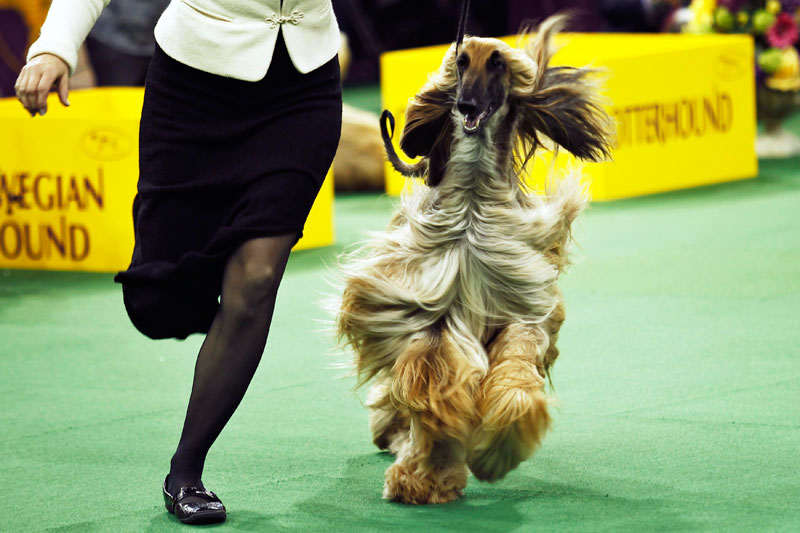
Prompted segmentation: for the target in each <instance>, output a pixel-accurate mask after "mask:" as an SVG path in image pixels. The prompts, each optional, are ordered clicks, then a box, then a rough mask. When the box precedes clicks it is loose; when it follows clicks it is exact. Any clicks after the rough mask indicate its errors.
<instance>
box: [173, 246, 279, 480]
mask: <svg viewBox="0 0 800 533" xmlns="http://www.w3.org/2000/svg"><path fill="white" fill-rule="evenodd" d="M294 242H295V236H294V235H284V236H279V237H266V238H259V239H254V240H251V241H248V242H246V243H245V244H243V245H242V246H240V247H239V248H238V249H237V250H236V252H234V254H233V255H232V256H231V258H230V260H229V261H228V264H227V266H226V267H225V275H224V277H223V282H222V298H221V306H220V309H219V311H218V312H217V316H216V317H215V318H214V322H213V323H212V325H211V329H210V330H209V332H208V335H207V336H206V339H205V342H203V346H202V347H201V348H200V353H199V354H198V356H197V364H196V366H195V371H194V383H193V385H192V394H191V397H190V398H189V407H188V409H187V411H186V419H185V421H184V423H183V432H182V434H181V439H180V442H179V443H178V449H177V450H176V451H175V455H174V456H173V457H172V462H171V467H170V473H169V480H168V487H167V490H169V492H170V493H171V494H177V493H178V491H179V490H180V487H182V486H186V485H195V486H197V487H200V488H203V484H202V481H201V480H200V478H201V476H202V474H203V465H204V463H205V459H206V454H207V453H208V450H209V448H210V447H211V445H212V444H213V443H214V441H215V440H216V438H217V436H218V435H219V434H220V432H221V431H222V428H223V427H225V424H226V423H227V422H228V420H229V419H230V417H231V415H233V412H234V411H235V410H236V408H237V407H238V405H239V403H240V402H241V400H242V397H243V396H244V393H245V391H246V390H247V387H248V386H249V385H250V381H251V379H252V378H253V374H255V371H256V368H258V363H259V361H260V360H261V355H262V354H263V352H264V346H265V345H266V342H267V334H268V333H269V325H270V322H271V320H272V312H273V310H274V309H275V298H276V296H277V294H278V285H279V284H280V280H281V278H282V277H283V272H284V269H285V267H286V261H287V259H288V257H289V252H290V250H291V247H292V245H293V244H294Z"/></svg>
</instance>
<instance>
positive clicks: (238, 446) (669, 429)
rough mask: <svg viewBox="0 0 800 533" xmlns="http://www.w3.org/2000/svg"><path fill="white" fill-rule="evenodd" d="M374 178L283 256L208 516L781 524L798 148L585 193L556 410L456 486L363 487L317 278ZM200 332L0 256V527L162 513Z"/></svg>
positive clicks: (124, 524)
mask: <svg viewBox="0 0 800 533" xmlns="http://www.w3.org/2000/svg"><path fill="white" fill-rule="evenodd" d="M391 206H392V200H390V199H387V198H385V197H381V196H377V195H362V196H347V197H342V198H339V199H338V200H337V203H336V217H337V234H338V239H339V242H340V243H341V244H340V245H337V246H334V247H329V248H325V249H319V250H311V251H305V252H299V253H296V254H294V255H293V256H292V258H291V260H290V265H289V267H288V270H287V273H286V278H285V281H284V283H283V286H282V288H281V292H280V295H279V301H278V310H277V313H276V318H275V321H274V326H273V331H272V333H271V336H270V339H269V343H268V346H267V353H266V355H265V357H264V360H263V362H262V364H261V367H260V369H259V371H258V373H257V375H256V377H255V379H254V381H253V384H252V386H251V388H250V391H249V392H248V395H247V396H246V397H245V400H244V402H243V404H242V406H241V408H240V409H239V411H237V413H236V414H235V416H234V418H233V419H232V421H231V422H230V424H229V426H228V427H227V428H226V430H225V431H224V432H223V434H222V436H221V437H220V439H219V440H218V442H217V444H216V446H215V447H214V448H213V450H212V452H211V454H210V456H209V459H208V463H207V468H206V475H205V482H206V484H207V485H208V486H209V487H210V488H212V489H213V490H215V491H216V492H217V493H218V494H220V496H221V497H222V498H223V501H224V502H225V504H226V505H227V507H228V509H229V511H230V519H229V521H228V522H227V523H226V524H224V525H222V526H217V527H218V528H219V530H231V531H381V530H388V531H424V532H427V531H436V530H441V531H604V530H605V531H621V530H624V531H695V530H703V531H732V530H733V531H797V530H799V529H800V349H799V348H798V347H799V346H800V333H799V332H800V327H799V325H800V320H799V319H798V316H799V315H800V160H796V159H795V160H790V161H784V162H762V164H761V174H760V176H759V178H758V179H755V180H749V181H744V182H738V183H732V184H725V185H719V186H714V187H707V188H701V189H695V190H690V191H683V192H677V193H670V194H664V195H659V196H652V197H648V198H641V199H635V200H628V201H620V202H614V203H608V204H600V205H594V206H592V208H591V209H590V210H589V211H588V212H587V213H586V214H585V215H584V216H583V217H582V218H581V219H580V221H579V224H578V227H577V232H576V234H577V238H578V240H579V242H580V248H578V249H577V250H576V255H575V257H576V261H575V265H574V266H573V268H572V269H571V271H570V272H569V273H568V274H567V275H566V276H565V277H564V278H563V284H562V286H563V289H564V292H565V296H566V301H567V305H568V317H567V322H566V324H565V326H564V329H563V333H562V336H561V340H560V347H561V351H562V355H561V358H560V359H559V361H558V362H557V364H556V366H555V368H554V376H553V379H554V384H555V387H556V393H557V397H558V408H557V410H556V411H555V424H554V426H553V429H552V430H551V432H550V433H549V435H548V436H547V437H546V439H545V441H544V444H543V446H542V448H541V449H540V450H539V452H538V453H537V454H536V455H535V456H534V457H533V459H532V460H531V461H529V462H527V463H524V464H523V465H522V466H521V467H520V468H519V469H517V470H516V471H514V472H512V473H511V474H510V475H509V476H508V477H507V478H506V479H504V480H502V481H500V482H498V483H496V484H494V485H488V484H483V483H479V482H477V481H476V480H475V479H470V482H469V485H468V488H467V491H466V496H465V498H464V499H462V500H460V501H458V502H456V503H452V504H448V505H443V506H429V507H407V506H403V505H399V504H393V503H388V502H385V501H382V500H381V498H380V493H381V486H382V482H383V471H384V470H385V469H386V467H387V466H388V465H389V464H390V462H391V460H392V459H391V457H389V456H388V455H385V454H381V453H378V452H377V450H376V449H375V448H373V447H372V445H371V443H370V437H369V432H368V428H367V415H366V411H365V409H364V408H363V405H362V400H363V392H357V393H354V392H353V391H352V384H353V381H352V379H349V378H343V377H342V375H341V374H342V371H341V370H338V369H336V368H334V367H333V363H335V362H337V361H339V360H341V357H340V356H337V355H335V354H333V353H332V348H333V342H332V339H331V337H330V336H329V335H328V334H327V333H326V332H325V331H324V330H325V327H326V326H325V324H324V323H323V322H322V321H323V320H324V319H325V318H326V315H325V313H324V312H323V311H322V310H321V309H320V307H319V305H318V301H319V300H320V299H321V298H322V296H323V295H324V294H325V293H326V292H327V291H328V290H329V289H328V288H327V285H326V281H325V279H326V277H328V276H329V274H328V268H329V265H331V264H332V263H333V262H334V258H335V257H336V255H337V253H339V252H340V251H341V250H342V249H343V247H344V246H346V245H351V244H352V243H354V242H356V241H358V240H360V239H362V238H363V237H364V232H365V231H366V230H373V229H380V228H381V227H383V226H384V224H385V223H386V221H387V220H388V217H389V214H390V210H391ZM200 342H201V338H200V337H199V336H195V337H192V338H190V339H189V340H187V341H185V342H177V341H160V342H153V341H149V340H147V339H145V338H144V337H142V336H141V335H139V334H138V333H137V332H136V331H135V330H134V328H133V327H132V326H131V325H130V324H129V322H128V320H127V318H126V316H125V312H124V309H123V307H122V299H121V296H120V291H119V288H118V287H117V286H115V285H114V284H113V283H112V281H111V276H110V275H93V274H77V273H47V272H27V271H11V270H6V271H1V270H0V402H2V406H3V409H2V414H0V480H2V499H1V500H0V501H2V505H3V507H4V510H3V511H4V512H3V519H2V520H1V521H0V530H2V531H26V532H27V531H34V530H43V529H51V528H52V529H56V530H64V531H97V530H101V531H172V530H174V529H175V528H177V527H181V526H180V524H177V522H176V521H175V519H174V518H173V517H171V516H169V515H167V513H166V512H165V511H164V508H163V506H162V505H161V502H160V498H161V496H160V484H161V481H162V479H163V476H164V475H165V474H166V471H167V466H168V461H169V457H170V455H171V453H172V451H173V449H174V446H175V444H176V442H177V439H178V436H179V432H180V427H181V423H182V420H183V414H184V409H185V405H186V401H187V398H188V394H189V390H190V386H191V376H192V368H193V364H194V356H195V353H196V351H197V349H198V347H199V345H200Z"/></svg>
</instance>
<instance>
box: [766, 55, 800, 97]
mask: <svg viewBox="0 0 800 533" xmlns="http://www.w3.org/2000/svg"><path fill="white" fill-rule="evenodd" d="M766 84H767V87H769V88H770V89H776V90H778V91H796V90H798V89H800V56H798V54H797V50H796V49H795V48H794V47H793V46H790V47H788V48H786V49H784V50H782V51H781V66H780V67H779V68H778V70H777V71H775V74H773V75H772V76H770V77H769V78H767V79H766Z"/></svg>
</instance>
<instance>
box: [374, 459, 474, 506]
mask: <svg viewBox="0 0 800 533" xmlns="http://www.w3.org/2000/svg"><path fill="white" fill-rule="evenodd" d="M466 484H467V472H466V468H465V467H463V466H461V467H460V468H449V469H447V471H446V472H442V471H438V470H432V471H430V472H427V473H425V474H419V473H418V472H417V471H416V469H414V468H413V467H412V468H409V467H408V466H407V465H404V464H398V463H395V464H393V465H392V466H390V467H389V469H388V470H387V471H386V484H385V485H384V488H383V497H384V499H386V500H392V501H396V502H400V503H407V504H412V505H420V504H428V503H448V502H452V501H454V500H457V499H459V498H461V496H462V495H463V490H464V487H465V486H466Z"/></svg>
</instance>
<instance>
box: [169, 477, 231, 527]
mask: <svg viewBox="0 0 800 533" xmlns="http://www.w3.org/2000/svg"><path fill="white" fill-rule="evenodd" d="M167 479H169V476H167V477H165V478H164V487H163V490H164V506H165V507H166V508H167V511H169V512H170V513H173V514H174V515H175V516H176V517H177V518H178V520H180V521H181V522H183V523H184V524H213V523H215V522H224V521H225V519H226V518H227V517H228V514H227V513H226V512H225V506H224V505H222V502H221V501H219V498H217V495H216V494H214V493H213V492H211V491H210V490H201V489H199V488H197V487H193V486H186V487H181V490H180V491H178V495H177V496H173V495H172V494H170V493H169V492H168V491H167ZM187 498H191V499H192V501H188V502H187V501H184V500H186V499H187Z"/></svg>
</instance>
